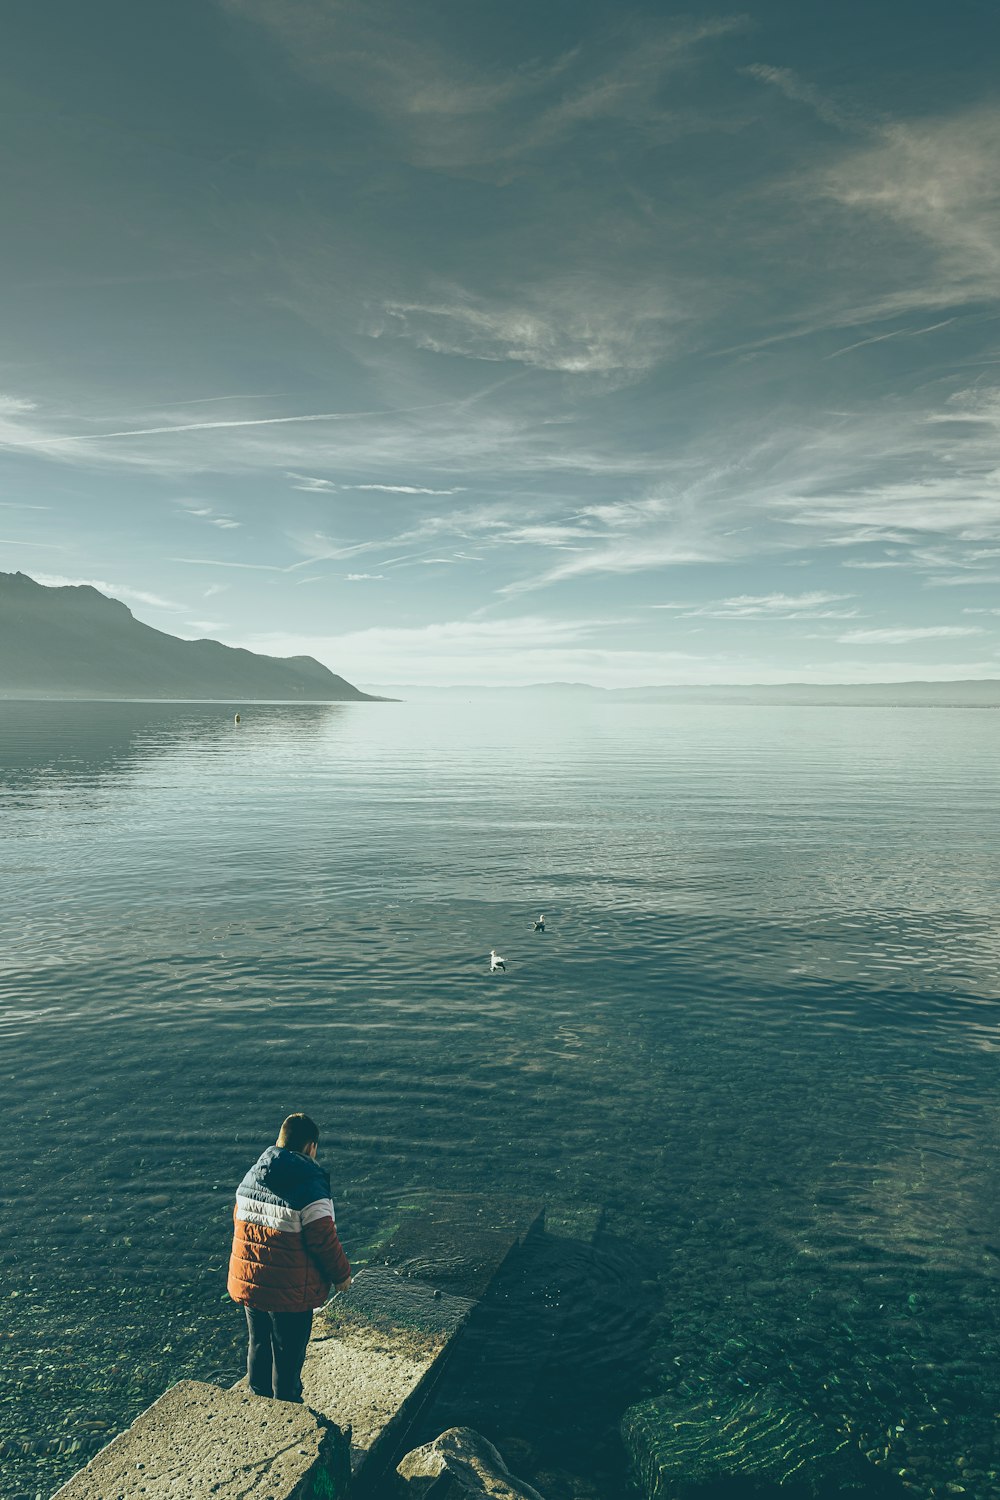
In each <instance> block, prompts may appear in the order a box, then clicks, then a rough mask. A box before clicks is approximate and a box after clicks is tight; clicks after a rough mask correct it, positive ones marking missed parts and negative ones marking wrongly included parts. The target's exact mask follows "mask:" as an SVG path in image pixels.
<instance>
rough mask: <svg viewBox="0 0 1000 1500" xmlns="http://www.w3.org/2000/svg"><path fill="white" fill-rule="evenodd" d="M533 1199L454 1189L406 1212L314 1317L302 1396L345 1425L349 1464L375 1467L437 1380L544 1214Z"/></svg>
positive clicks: (399, 1438)
mask: <svg viewBox="0 0 1000 1500" xmlns="http://www.w3.org/2000/svg"><path fill="white" fill-rule="evenodd" d="M544 1217H545V1213H544V1207H543V1205H542V1204H540V1203H536V1202H526V1201H523V1200H519V1199H487V1198H479V1197H471V1196H469V1197H466V1196H458V1195H450V1196H441V1197H436V1198H434V1199H433V1200H432V1201H431V1202H429V1203H428V1205H427V1206H426V1207H425V1208H423V1209H422V1211H419V1212H416V1213H413V1214H410V1215H408V1216H407V1217H406V1219H404V1221H403V1223H402V1224H401V1225H400V1226H399V1227H398V1228H397V1229H396V1230H395V1231H394V1233H393V1234H392V1236H391V1237H390V1238H389V1240H388V1241H387V1242H386V1244H385V1245H384V1246H383V1247H382V1248H381V1250H380V1251H379V1254H378V1259H379V1260H380V1261H381V1262H382V1263H381V1264H379V1265H373V1266H370V1267H369V1268H367V1269H366V1270H363V1271H360V1272H359V1273H358V1275H357V1276H356V1278H355V1281H354V1286H353V1287H352V1288H351V1290H350V1292H347V1293H343V1294H341V1295H340V1296H338V1297H335V1298H333V1300H332V1301H331V1302H330V1303H328V1304H327V1306H326V1307H325V1308H324V1309H323V1310H322V1312H321V1313H320V1314H318V1316H317V1317H316V1320H315V1324H314V1328H313V1337H312V1342H311V1343H310V1346H309V1351H308V1353H307V1355H306V1363H305V1368H304V1370H303V1376H302V1380H303V1399H304V1400H305V1401H306V1402H308V1404H309V1405H310V1406H311V1407H313V1408H314V1409H315V1410H316V1411H317V1412H320V1413H322V1415H324V1416H325V1417H328V1418H329V1419H330V1420H331V1421H333V1422H334V1423H335V1424H336V1425H337V1426H338V1427H340V1428H344V1429H346V1428H350V1429H351V1466H352V1469H353V1471H354V1474H355V1476H357V1475H358V1474H359V1472H360V1471H361V1470H362V1469H365V1478H366V1479H369V1478H372V1477H374V1475H375V1473H376V1471H377V1470H379V1469H381V1468H382V1467H383V1465H384V1464H385V1463H387V1461H388V1459H389V1456H390V1453H391V1451H392V1450H393V1449H395V1447H396V1445H397V1444H398V1443H400V1442H402V1441H403V1439H404V1437H405V1434H406V1431H407V1430H408V1428H409V1426H410V1424H411V1423H412V1421H413V1419H414V1418H415V1416H416V1415H417V1413H418V1412H419V1410H420V1408H421V1407H422V1405H423V1403H424V1401H425V1400H426V1398H427V1397H428V1396H429V1394H430V1392H431V1390H432V1389H433V1387H434V1385H435V1384H436V1381H437V1378H438V1376H439V1374H440V1373H441V1370H442V1369H443V1367H444V1364H445V1360H446V1358H447V1355H448V1353H449V1352H450V1349H451V1345H452V1342H453V1340H454V1338H455V1335H456V1334H457V1333H458V1332H459V1330H460V1329H461V1328H462V1327H463V1325H464V1324H465V1322H466V1321H467V1319H468V1317H469V1315H470V1314H471V1312H472V1310H473V1308H474V1307H475V1306H476V1303H477V1302H478V1300H479V1298H480V1297H481V1296H482V1294H483V1293H484V1292H485V1291H486V1289H487V1288H488V1287H489V1286H490V1284H491V1283H492V1281H493V1280H494V1278H495V1277H496V1275H497V1273H498V1272H499V1270H500V1268H501V1267H502V1266H503V1265H504V1264H505V1262H506V1261H507V1259H508V1257H509V1256H510V1255H511V1253H512V1252H513V1251H514V1250H515V1249H516V1248H517V1247H518V1246H519V1245H520V1244H522V1243H523V1242H524V1240H525V1239H526V1238H527V1237H528V1235H529V1234H531V1233H532V1231H534V1230H537V1229H540V1228H541V1226H542V1223H543V1222H544Z"/></svg>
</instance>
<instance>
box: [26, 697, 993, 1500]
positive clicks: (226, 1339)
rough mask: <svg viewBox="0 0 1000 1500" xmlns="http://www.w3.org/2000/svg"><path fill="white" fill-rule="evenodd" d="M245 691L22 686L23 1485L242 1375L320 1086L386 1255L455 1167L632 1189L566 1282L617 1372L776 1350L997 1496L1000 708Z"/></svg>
mask: <svg viewBox="0 0 1000 1500" xmlns="http://www.w3.org/2000/svg"><path fill="white" fill-rule="evenodd" d="M242 707H243V711H244V722H243V723H242V725H241V726H240V727H239V728H236V727H235V726H234V724H233V722H232V708H230V707H227V706H225V705H211V704H197V705H195V704H180V705H172V704H157V705H153V704H33V705H20V704H5V705H3V706H2V711H0V838H2V854H0V860H2V863H0V883H2V901H0V936H2V948H0V1057H2V1078H3V1084H2V1098H3V1103H2V1106H0V1128H2V1133H3V1139H4V1142H5V1146H6V1152H5V1169H4V1174H3V1200H4V1213H3V1215H2V1216H0V1257H2V1264H3V1282H4V1289H5V1293H6V1295H5V1298H4V1311H5V1319H4V1322H5V1328H4V1335H5V1336H4V1344H5V1346H6V1347H5V1353H6V1354H7V1358H6V1359H5V1361H4V1366H3V1372H2V1374H0V1440H3V1441H5V1442H6V1443H7V1444H8V1447H7V1450H6V1456H5V1457H4V1459H3V1464H4V1465H5V1466H6V1467H5V1468H4V1469H3V1475H4V1478H3V1484H4V1485H5V1486H6V1488H5V1489H4V1491H3V1493H4V1494H5V1495H8V1494H9V1495H15V1494H16V1495H21V1494H23V1495H31V1496H34V1495H35V1494H36V1493H38V1494H41V1495H42V1496H47V1495H49V1494H50V1493H51V1491H52V1490H53V1489H54V1488H55V1487H56V1485H57V1483H58V1482H59V1480H60V1479H62V1478H65V1477H66V1475H67V1474H68V1473H70V1472H72V1471H73V1470H74V1469H75V1468H76V1467H78V1465H79V1463H80V1462H82V1461H83V1459H84V1458H85V1457H86V1455H87V1453H88V1452H90V1451H92V1445H93V1443H94V1442H95V1441H98V1440H99V1439H100V1438H101V1437H102V1435H107V1434H108V1433H109V1432H113V1431H114V1430H117V1429H118V1428H120V1427H122V1426H124V1425H126V1424H127V1423H128V1422H129V1421H130V1420H131V1419H132V1418H133V1417H134V1416H135V1414H136V1413H137V1412H138V1411H139V1410H140V1409H141V1408H142V1407H143V1406H145V1405H147V1404H148V1403H149V1402H150V1401H151V1400H152V1399H154V1398H155V1397H156V1396H157V1395H158V1394H159V1393H160V1392H161V1391H162V1389H163V1388H164V1387H165V1386H166V1385H167V1384H168V1383H170V1382H171V1381H173V1380H175V1379H178V1378H181V1376H183V1375H192V1376H196V1377H198V1378H216V1379H219V1380H223V1381H226V1382H229V1381H232V1380H235V1379H236V1378H237V1376H238V1375H239V1373H240V1362H241V1358H242V1329H241V1319H240V1315H239V1312H238V1310H237V1309H235V1308H234V1307H233V1306H232V1305H231V1304H229V1302H228V1301H227V1300H226V1299H225V1296H224V1264H225V1258H226V1255H227V1253H228V1244H229V1236H230V1212H231V1202H232V1194H233V1190H234V1188H235V1184H236V1182H237V1180H238V1179H239V1177H240V1176H241V1174H242V1172H243V1170H244V1169H245V1167H246V1166H247V1164H248V1163H249V1161H250V1160H252V1159H253V1157H254V1155H255V1154H256V1153H257V1152H258V1151H259V1150H260V1149H262V1147H263V1146H264V1145H266V1144H267V1143H268V1142H269V1141H271V1140H272V1139H273V1136H274V1133H275V1128H276V1125H277V1123H278V1122H279V1121H280V1119H281V1118H282V1116H283V1115H284V1114H286V1113H287V1112H289V1111H290V1110H293V1109H299V1108H302V1109H307V1110H308V1111H309V1112H311V1113H313V1114H315V1115H316V1117H317V1118H318V1119H319V1120H320V1122H321V1124H322V1125H323V1127H324V1140H323V1146H322V1152H321V1155H322V1157H323V1159H324V1160H325V1162H326V1164H327V1165H328V1166H329V1168H330V1169H331V1172H332V1175H333V1182H334V1195H335V1201H336V1204H337V1210H338V1220H339V1222H340V1225H341V1230H342V1234H343V1237H344V1240H345V1244H346V1247H347V1249H348V1252H349V1253H350V1254H351V1255H352V1258H354V1259H355V1260H356V1261H361V1260H363V1259H364V1257H365V1255H366V1253H367V1252H368V1250H369V1249H370V1247H371V1246H372V1245H373V1244H375V1243H377V1241H378V1238H379V1236H380V1234H381V1233H382V1232H383V1231H384V1230H385V1228H386V1226H387V1225H391V1223H392V1222H393V1217H394V1213H395V1211H396V1208H397V1206H398V1205H399V1204H400V1203H403V1202H405V1201H407V1200H408V1199H409V1198H411V1197H412V1196H413V1194H414V1193H417V1192H420V1191H422V1190H425V1189H434V1190H449V1191H460V1192H483V1193H490V1192H503V1193H509V1194H516V1195H520V1196H528V1197H538V1198H542V1199H545V1200H547V1201H549V1202H550V1203H557V1204H567V1205H578V1204H586V1203H599V1204H603V1205H605V1206H606V1207H607V1210H608V1219H607V1231H606V1234H605V1236H604V1238H603V1239H602V1240H601V1241H600V1242H599V1245H598V1256H599V1257H603V1261H600V1264H602V1265H603V1268H604V1271H603V1275H604V1278H605V1280H604V1283H603V1284H602V1285H599V1286H594V1285H588V1284H585V1283H581V1284H579V1285H576V1286H569V1287H567V1286H563V1287H562V1288H561V1289H560V1288H552V1289H550V1290H551V1296H552V1297H553V1298H555V1299H558V1297H559V1296H563V1297H570V1298H574V1297H575V1298H577V1299H578V1305H576V1306H574V1308H573V1312H574V1321H573V1327H574V1328H575V1329H576V1333H575V1334H574V1337H577V1338H579V1341H580V1349H581V1351H586V1356H587V1359H588V1360H589V1361H590V1365H591V1369H592V1371H593V1372H594V1373H595V1378H596V1379H598V1380H600V1378H601V1373H602V1370H604V1369H605V1367H606V1369H607V1370H608V1371H612V1372H613V1377H614V1378H613V1379H611V1378H610V1377H609V1379H608V1383H607V1386H606V1389H607V1393H608V1396H607V1399H608V1402H609V1403H610V1406H611V1407H613V1406H614V1403H615V1401H616V1400H618V1399H620V1401H621V1403H622V1404H624V1403H625V1402H626V1401H630V1400H635V1399H638V1397H639V1396H640V1395H642V1394H656V1393H657V1392H661V1391H666V1390H668V1389H674V1388H677V1387H681V1388H683V1389H690V1390H695V1389H697V1384H698V1382H699V1381H700V1380H703V1379H705V1378H707V1377H708V1376H710V1377H711V1378H712V1379H719V1380H723V1379H732V1380H736V1381H738V1382H739V1383H740V1385H748V1386H756V1385H759V1384H761V1383H765V1382H776V1383H778V1384H780V1385H781V1386H783V1387H784V1388H786V1389H788V1390H789V1391H791V1392H792V1393H793V1394H795V1395H798V1396H801V1397H803V1398H804V1399H806V1400H807V1401H808V1402H809V1404H810V1405H811V1406H812V1407H813V1408H814V1409H816V1410H818V1411H820V1412H821V1413H822V1414H823V1415H824V1416H825V1417H827V1418H829V1420H830V1421H831V1422H832V1423H834V1424H835V1425H837V1426H840V1427H843V1426H849V1427H850V1428H851V1430H852V1431H853V1432H854V1433H855V1434H856V1436H857V1437H858V1438H859V1440H860V1441H861V1443H862V1446H863V1447H864V1448H865V1449H866V1450H867V1451H870V1452H872V1453H874V1454H875V1456H876V1458H877V1459H878V1460H879V1461H880V1462H883V1463H885V1464H886V1465H887V1466H889V1467H891V1468H892V1469H893V1470H894V1471H899V1470H904V1471H905V1477H906V1480H907V1483H908V1484H909V1485H910V1487H911V1491H912V1493H914V1494H916V1495H918V1496H931V1495H945V1494H949V1493H953V1492H954V1488H953V1487H954V1486H955V1485H962V1486H963V1488H964V1490H965V1492H966V1493H969V1494H970V1495H975V1496H976V1497H977V1500H996V1497H998V1496H1000V1479H998V1478H997V1469H998V1459H1000V1453H998V1451H997V1448H996V1439H995V1425H996V1424H995V1420H994V1413H995V1412H996V1411H997V1410H998V1400H1000V1377H998V1374H997V1371H998V1369H1000V1358H998V1355H1000V1348H998V1345H1000V1337H998V1320H997V1304H998V1270H1000V1229H998V1225H997V1218H996V1213H997V1210H996V1204H997V1176H998V1171H997V1169H998V1123H1000V1110H998V1104H997V1098H998V1095H997V1074H996V1062H997V1051H998V1047H1000V1032H998V1024H1000V933H998V925H997V908H996V893H997V889H998V878H1000V817H998V814H997V811H996V799H995V790H994V787H995V765H996V729H997V726H996V718H995V715H994V714H991V713H989V712H985V711H961V710H958V711H936V710H902V711H887V710H877V709H876V710H846V709H845V710H839V709H838V710H830V709H787V710H781V709H770V708H769V709H754V708H739V709H727V708H683V709H677V708H669V709H667V708H660V707H656V706H627V705H620V704H616V705H613V706H609V705H606V704H599V703H596V704H595V703H572V704H569V703H559V704H558V706H556V705H547V704H545V703H536V702H531V703H530V704H529V705H522V704H520V703H518V702H516V701H511V702H509V703H505V704H504V706H503V711H502V713H496V712H493V711H491V710H490V709H489V708H488V707H487V706H486V705H484V704H482V703H475V704H463V703H460V702H459V703H449V704H447V705H445V706H442V705H440V704H395V705H394V704H384V705H338V704H333V705H304V706H302V705H300V706H281V705H272V706H263V705H258V706H253V705H242ZM539 912H544V913H545V916H546V931H545V933H544V934H535V933H533V932H532V930H531V923H532V919H533V918H535V917H536V916H537V915H538V913H539ZM491 947H496V948H497V949H498V950H499V951H500V952H501V953H502V954H503V955H504V956H505V958H506V960H507V965H508V967H507V972H506V974H501V975H497V976H492V977H491V976H490V974H489V973H488V954H489V950H490V948H491ZM588 1274H590V1273H588ZM654 1281H658V1283H659V1286H658V1288H657V1289H656V1290H655V1295H654V1294H653V1293H652V1292H651V1284H652V1283H653V1282H654ZM633 1294H634V1295H633ZM630 1303H631V1304H632V1305H634V1306H638V1305H640V1303H641V1306H642V1308H643V1309H644V1312H643V1318H644V1320H645V1321H646V1323H648V1327H647V1328H646V1329H645V1331H644V1332H638V1331H637V1330H636V1327H635V1326H634V1323H633V1322H630V1315H629V1313H628V1308H629V1306H630ZM722 1371H728V1372H729V1373H728V1374H722V1373H720V1372H722ZM607 1415H608V1418H609V1423H610V1424H611V1426H612V1427H613V1423H614V1421H616V1420H617V1417H618V1415H620V1412H618V1411H614V1410H609V1411H608V1413H607ZM87 1424H89V1426H88V1425H87ZM97 1424H105V1425H104V1426H103V1427H99V1426H98V1425H97ZM60 1440H61V1441H62V1444H63V1451H62V1452H60V1451H58V1448H59V1441H60ZM73 1442H77V1443H78V1444H80V1446H79V1447H77V1448H76V1449H72V1450H71V1449H70V1444H71V1443H73ZM88 1444H90V1445H91V1446H90V1447H88V1446H87V1445H88ZM25 1449H27V1451H25ZM622 1483H623V1484H624V1477H622ZM581 1493H582V1491H581ZM602 1493H607V1491H604V1492H602Z"/></svg>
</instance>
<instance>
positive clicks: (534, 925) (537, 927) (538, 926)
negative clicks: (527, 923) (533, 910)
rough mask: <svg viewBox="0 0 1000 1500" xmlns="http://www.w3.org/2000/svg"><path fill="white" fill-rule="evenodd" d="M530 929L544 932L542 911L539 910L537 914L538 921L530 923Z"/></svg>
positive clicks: (543, 914)
mask: <svg viewBox="0 0 1000 1500" xmlns="http://www.w3.org/2000/svg"><path fill="white" fill-rule="evenodd" d="M531 930H532V931H533V932H544V931H545V913H544V912H539V914H538V921H537V922H532V924H531Z"/></svg>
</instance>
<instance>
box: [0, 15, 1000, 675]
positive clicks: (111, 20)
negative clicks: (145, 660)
mask: <svg viewBox="0 0 1000 1500" xmlns="http://www.w3.org/2000/svg"><path fill="white" fill-rule="evenodd" d="M998 54H1000V10H998V8H997V7H996V5H995V3H994V0H948V3H947V4H945V3H944V0H936V3H933V4H929V3H926V0H905V3H904V0H883V3H880V4H874V5H873V4H872V3H871V0H863V3H862V0H840V3H839V4H837V5H829V4H823V5H819V4H814V3H810V0H762V3H757V4H750V5H748V6H747V7H746V8H741V9H736V8H733V9H727V8H725V7H724V6H718V7H717V6H715V5H707V4H694V5H689V6H688V7H687V8H684V9H682V8H675V7H674V6H673V5H670V4H667V3H645V4H628V3H614V4H612V3H609V0H599V3H595V0H546V3H544V4H541V5H539V4H538V3H537V0H533V3H531V4H528V3H524V0H503V3H498V0H476V3H475V4H469V0H420V3H416V4H415V3H414V0H171V3H170V4H169V5H159V6H152V5H137V4H135V0H93V3H91V4H88V5H80V4H79V3H78V0H50V3H49V4H47V5H45V6H28V5H21V6H16V7H14V9H13V10H12V12H11V13H10V14H9V16H8V18H7V21H6V24H5V39H4V47H3V53H2V58H0V78H2V85H3V86H2V89H0V101H2V102H0V125H2V134H3V140H4V142H5V151H4V153H3V157H2V162H0V174H2V194H3V203H4V213H3V229H2V234H0V295H2V299H3V319H2V327H3V340H2V343H0V571H4V572H15V571H22V572H25V573H28V574H30V575H31V576H32V577H34V578H36V579H38V580H39V581H40V582H43V583H70V582H71V583H79V582H87V583H92V584H94V585H95V586H96V587H98V588H100V589H102V590H103V591H104V592H106V593H110V594H112V595H114V596H115V597H117V598H120V599H122V600H123V601H124V602H125V603H126V604H128V605H129V607H130V608H131V609H132V611H133V613H134V614H135V615H136V617H137V618H139V619H141V620H144V621H146V622H148V623H149V624H151V625H154V626H156V627H157V628H158V629H161V630H166V631H169V632H170V633H171V634H174V635H180V636H185V637H192V638H193V637H198V636H209V637H212V638H214V639H217V640H221V641H225V642H227V643H229V644H231V645H239V646H246V647H249V648H250V649H252V650H256V651H264V652H268V653H270V654H274V655H291V654H297V653H303V652H304V653H308V654H309V655H313V656H315V657H317V658H318V659H319V660H321V661H323V662H325V663H326V664H327V665H328V666H330V667H331V668H332V669H333V670H335V671H337V672H339V673H341V674H342V675H344V676H345V677H347V678H348V679H349V680H351V681H352V682H355V683H357V684H358V685H359V686H362V687H365V686H368V687H371V686H379V685H383V684H393V685H403V686H406V685H413V686H417V685H420V684H424V685H435V684H446V683H479V684H487V685H488V684H490V683H493V684H498V685H499V684H518V683H529V682H541V681H557V680H558V681H583V682H591V683H594V684H597V685H601V686H606V687H614V686H637V685H645V684H656V683H747V682H764V683H767V682H777V681H787V680H798V681H810V682H864V681H893V680H900V679H907V678H939V679H943V678H962V677H991V676H993V677H996V676H1000V587H998V585H1000V337H998V334H1000V323H998V318H1000V171H998V170H997V162H998V161H1000V81H998V80H1000V68H998Z"/></svg>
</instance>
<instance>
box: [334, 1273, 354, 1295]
mask: <svg viewBox="0 0 1000 1500" xmlns="http://www.w3.org/2000/svg"><path fill="white" fill-rule="evenodd" d="M353 1280H354V1277H353V1276H348V1278H347V1280H346V1281H338V1282H337V1286H336V1290H337V1291H338V1292H349V1291H350V1290H351V1282H352V1281H353Z"/></svg>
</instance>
